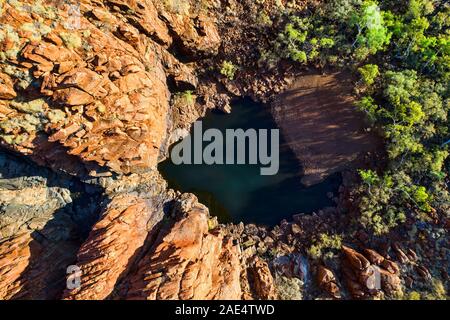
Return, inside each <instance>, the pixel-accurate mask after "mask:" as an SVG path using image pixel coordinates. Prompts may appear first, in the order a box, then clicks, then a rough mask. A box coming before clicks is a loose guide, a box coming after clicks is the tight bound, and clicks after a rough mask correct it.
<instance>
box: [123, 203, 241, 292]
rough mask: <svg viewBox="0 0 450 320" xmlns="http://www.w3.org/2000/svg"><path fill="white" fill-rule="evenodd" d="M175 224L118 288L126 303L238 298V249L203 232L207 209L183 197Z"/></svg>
mask: <svg viewBox="0 0 450 320" xmlns="http://www.w3.org/2000/svg"><path fill="white" fill-rule="evenodd" d="M178 210H179V211H178V217H179V218H178V220H177V221H176V222H175V223H174V224H173V225H172V226H166V227H164V228H163V229H162V230H161V233H160V235H159V237H158V239H157V240H156V242H155V244H154V245H153V247H152V248H151V249H150V250H149V252H148V253H147V254H146V255H145V256H144V257H143V258H142V260H141V261H140V262H139V263H138V267H137V270H136V272H135V273H134V274H132V275H131V276H130V277H128V279H127V281H126V282H125V283H124V285H123V289H124V292H123V293H122V294H123V296H124V297H125V298H127V299H152V300H153V299H240V297H241V288H240V283H239V280H240V277H239V276H240V270H241V269H240V262H239V249H238V247H236V246H235V245H233V242H232V239H230V238H226V237H224V235H223V234H222V232H221V230H216V229H213V230H209V223H208V219H209V216H208V210H207V208H206V207H204V206H203V205H201V204H199V203H198V202H197V200H196V198H195V197H190V196H188V197H185V198H184V199H183V200H182V202H181V206H180V208H179V209H178Z"/></svg>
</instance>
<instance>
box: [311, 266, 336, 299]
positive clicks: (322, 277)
mask: <svg viewBox="0 0 450 320" xmlns="http://www.w3.org/2000/svg"><path fill="white" fill-rule="evenodd" d="M317 283H318V284H319V287H320V288H321V289H322V290H324V291H325V292H326V293H327V294H329V295H330V296H331V297H332V298H334V299H340V298H341V292H340V289H339V287H338V285H337V281H336V277H335V276H334V273H333V271H331V270H330V269H327V268H325V267H324V266H319V267H318V270H317Z"/></svg>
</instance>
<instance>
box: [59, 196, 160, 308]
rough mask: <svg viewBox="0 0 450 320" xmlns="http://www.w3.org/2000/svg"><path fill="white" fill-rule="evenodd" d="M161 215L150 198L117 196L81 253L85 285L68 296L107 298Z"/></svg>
mask: <svg viewBox="0 0 450 320" xmlns="http://www.w3.org/2000/svg"><path fill="white" fill-rule="evenodd" d="M161 218H162V212H158V211H155V210H154V208H153V207H152V202H151V200H150V199H143V198H139V197H137V196H135V195H130V194H125V195H119V196H116V197H115V198H113V200H112V201H111V203H110V204H109V205H108V208H106V210H105V212H103V214H102V216H101V217H100V219H99V221H98V222H97V223H96V224H95V225H94V227H93V229H92V231H91V233H90V235H89V237H88V239H87V240H86V241H85V242H84V244H83V245H82V246H81V248H80V250H79V252H78V255H77V262H76V265H77V266H78V267H79V268H80V269H81V286H80V287H79V288H75V289H73V290H66V291H65V294H64V298H66V299H74V300H75V299H76V300H81V299H89V300H100V299H105V298H107V297H108V296H109V295H110V294H111V293H112V291H113V289H114V287H115V285H116V283H117V282H118V280H119V279H120V276H121V275H123V274H126V273H127V271H128V270H129V268H130V267H131V266H132V264H133V262H134V259H135V258H136V256H137V255H138V253H139V249H140V248H141V247H142V246H143V245H144V242H145V240H146V238H147V236H148V233H149V231H150V232H151V231H152V229H153V227H154V226H155V225H156V224H157V223H158V222H159V221H160V220H161Z"/></svg>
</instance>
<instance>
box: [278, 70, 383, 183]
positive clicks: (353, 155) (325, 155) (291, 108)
mask: <svg viewBox="0 0 450 320" xmlns="http://www.w3.org/2000/svg"><path fill="white" fill-rule="evenodd" d="M352 88H353V84H352V81H351V76H350V75H349V74H346V73H331V74H326V75H322V74H317V73H314V74H307V75H304V76H301V77H299V78H298V79H296V80H295V81H294V83H293V84H292V85H291V86H290V88H288V90H286V91H285V92H284V93H282V94H280V95H279V97H278V98H277V99H276V101H275V103H274V104H273V106H272V112H273V115H274V118H275V120H276V122H277V124H278V126H279V127H280V128H281V130H282V132H283V134H284V136H285V138H286V140H287V142H288V143H289V144H290V146H291V148H292V150H293V151H294V153H295V154H296V155H297V157H298V159H299V160H300V162H301V164H302V170H303V172H302V174H303V178H302V183H303V184H304V185H307V186H310V185H314V184H316V183H319V182H321V181H323V180H324V179H325V178H327V177H328V176H329V175H331V174H333V173H336V172H339V171H342V170H345V169H348V168H350V167H352V166H355V164H356V163H357V161H358V159H360V158H361V156H362V155H364V154H366V153H367V152H369V151H373V150H376V149H377V148H379V147H380V145H381V141H380V138H379V137H377V136H376V135H375V134H372V133H368V132H367V131H365V130H364V127H365V123H364V115H363V114H362V113H360V112H358V111H357V110H356V108H355V106H354V104H353V102H354V100H353V97H352Z"/></svg>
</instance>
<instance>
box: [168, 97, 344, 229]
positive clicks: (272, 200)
mask: <svg viewBox="0 0 450 320" xmlns="http://www.w3.org/2000/svg"><path fill="white" fill-rule="evenodd" d="M201 120H202V122H203V130H206V129H208V128H217V129H220V130H221V131H222V132H225V129H238V128H241V129H244V130H246V129H249V128H254V129H275V128H277V126H276V124H275V121H274V120H273V118H272V115H271V114H270V112H269V110H268V108H266V107H263V106H262V105H260V104H256V103H254V102H251V101H249V100H247V99H246V100H241V101H239V102H237V103H235V104H234V105H233V112H232V113H231V114H229V115H227V114H223V113H218V112H214V111H212V112H209V113H208V114H207V115H206V117H205V118H204V119H201ZM300 169H301V168H300V165H299V163H298V161H297V159H296V158H295V155H294V153H293V152H292V151H291V150H290V148H289V147H288V146H287V144H286V143H285V141H284V139H283V137H282V135H281V133H280V168H279V171H278V174H276V175H273V176H262V175H260V165H193V164H192V165H186V164H182V165H178V166H177V165H174V164H173V163H172V162H171V160H170V159H168V160H166V161H164V162H162V163H160V165H159V170H160V172H161V173H162V175H163V176H164V178H165V179H166V180H167V181H168V182H169V186H170V187H171V188H173V189H176V190H179V191H182V192H191V193H194V194H196V195H197V197H198V198H199V199H200V201H201V202H202V203H203V204H205V205H206V206H208V208H209V210H210V212H211V214H212V215H216V216H218V217H219V220H220V221H221V222H231V221H232V222H240V221H243V222H245V223H259V224H266V225H275V224H277V223H279V222H280V221H281V220H282V219H287V220H290V219H291V217H292V215H294V214H298V213H310V212H312V211H314V210H317V209H320V208H323V207H325V206H331V205H333V203H332V202H331V200H330V199H329V198H328V197H327V196H326V194H327V192H336V191H337V189H338V187H339V184H340V183H341V178H340V175H334V176H331V177H329V178H328V179H327V180H325V181H324V182H322V183H320V184H317V185H315V186H312V187H308V188H307V187H305V186H303V185H302V184H301V183H300V178H301V176H300V174H299V173H300Z"/></svg>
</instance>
